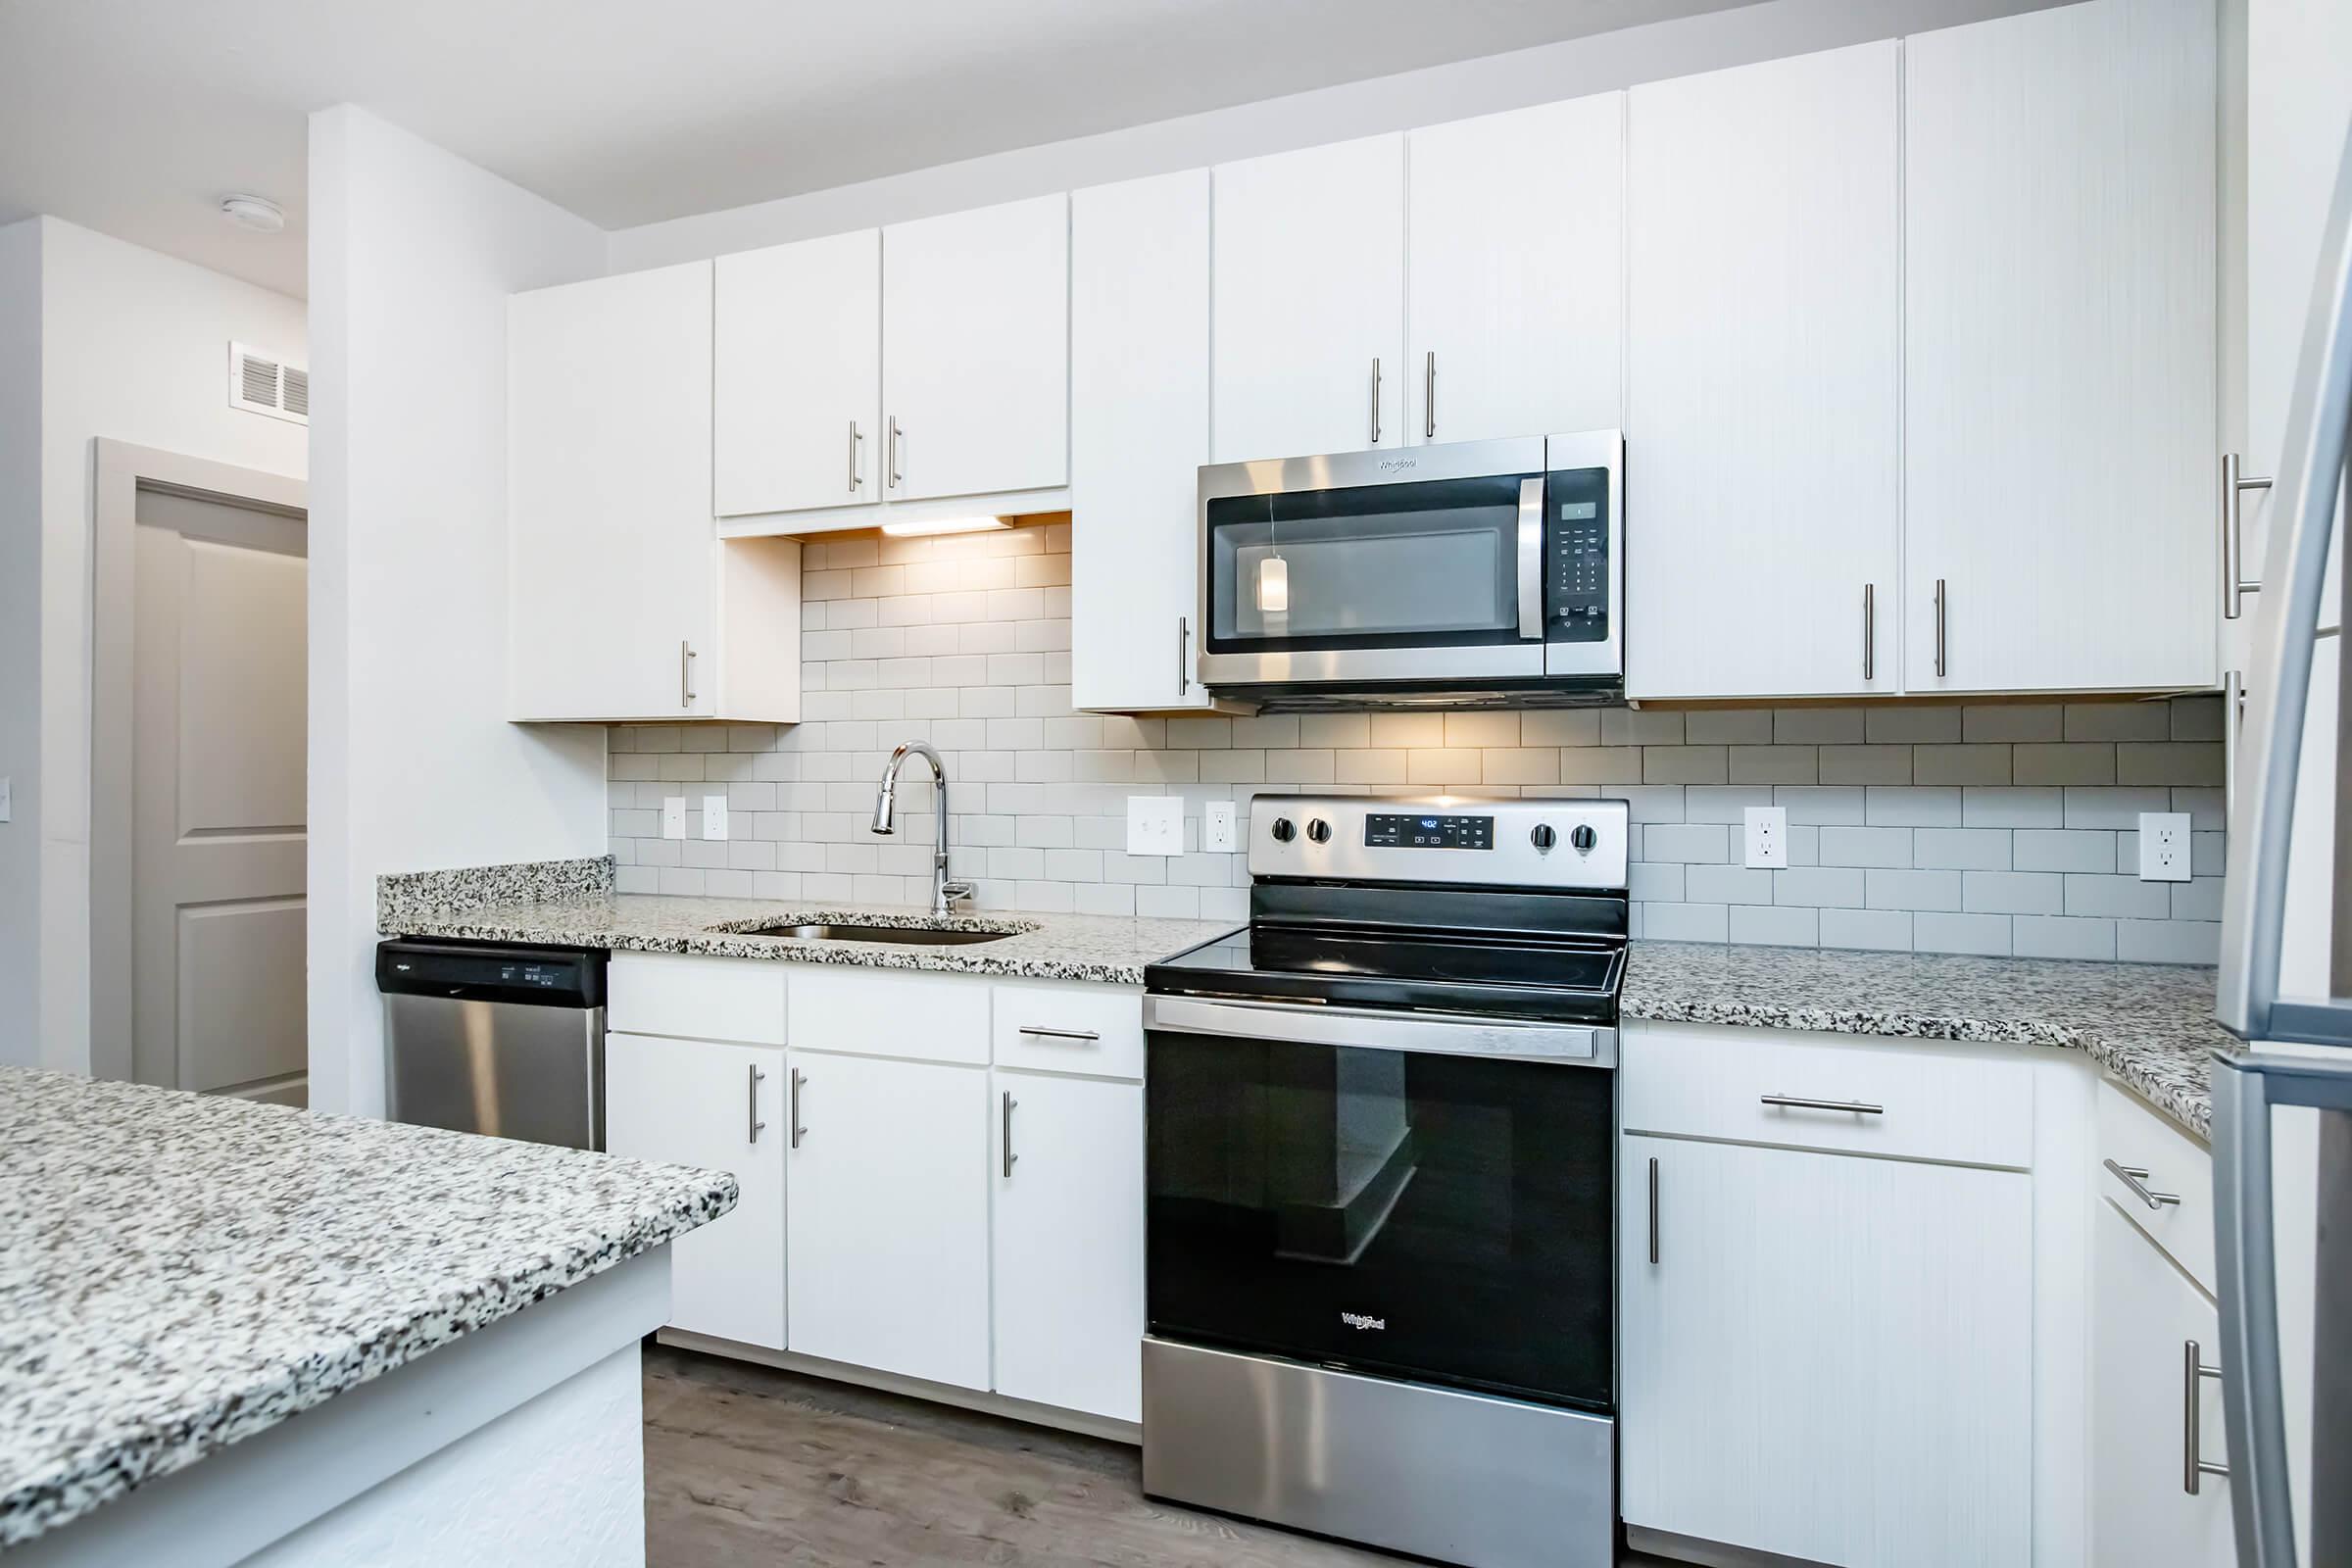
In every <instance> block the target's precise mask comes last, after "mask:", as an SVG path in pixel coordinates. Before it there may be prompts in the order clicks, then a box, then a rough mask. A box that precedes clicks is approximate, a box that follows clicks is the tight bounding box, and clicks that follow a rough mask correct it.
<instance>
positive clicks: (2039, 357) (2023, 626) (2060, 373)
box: [1636, 0, 2219, 691]
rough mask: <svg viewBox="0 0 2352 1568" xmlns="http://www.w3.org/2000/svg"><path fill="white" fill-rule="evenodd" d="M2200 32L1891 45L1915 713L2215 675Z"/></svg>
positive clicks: (2163, 6)
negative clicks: (1899, 78) (2025, 695)
mask: <svg viewBox="0 0 2352 1568" xmlns="http://www.w3.org/2000/svg"><path fill="white" fill-rule="evenodd" d="M2215 35H2216V24H2215V20H2214V12H2213V6H2212V4H2211V0H2091V3H2089V4H2086V5H2074V6H2065V7H2061V8H2059V9H2057V10H2053V11H2036V12H2032V13H2029V14H2027V15H2023V16H2014V17H2004V18H2001V19H1998V20H1996V21H1992V22H1983V23H1976V24H1972V25H1967V26H1961V27H1950V28H1946V29H1943V30H1941V31H1937V32H1929V33H1922V34H1919V35H1917V36H1915V37H1912V38H1910V39H1908V40H1906V42H1905V44H1904V62H1905V65H1904V71H1905V77H1904V106H1905V107H1904V163H1905V183H1904V189H1905V202H1904V222H1905V236H1906V239H1905V254H1906V256H1907V257H1908V272H1907V278H1906V286H1905V290H1904V294H1905V299H1904V311H1903V324H1904V337H1905V373H1904V381H1905V387H1904V407H1905V411H1906V444H1905V454H1904V467H1905V474H1904V481H1905V482H1904V493H1905V504H1906V508H1907V519H1908V520H1907V527H1908V544H1909V552H1908V556H1907V564H1906V572H1907V577H1908V586H1907V589H1906V607H1905V617H1904V623H1905V628H1906V632H1905V657H1904V676H1905V679H1906V682H1907V684H1908V685H1909V686H1910V688H1911V689H1912V690H1914V691H2030V690H2037V689H2048V690H2064V689H2069V688H2090V687H2097V688H2128V687H2162V688H2176V687H2194V686H2203V685H2207V684H2210V683H2211V682H2212V680H2213V679H2214V673H2215V664H2214V624H2215V619H2216V600H2217V597H2218V592H2219V588H2218V582H2217V578H2216V575H2215V572H2216V565H2215V563H2216V557H2217V550H2218V547H2217V545H2216V543H2215V540H2214V534H2213V529H2214V526H2215V517H2214V513H2215V502H2214V485H2213V473H2212V468H2213V462H2214V458H2213V454H2214V450H2215V446H2216V433H2215V408H2216V381H2215V350H2214V336H2215V327H2214V312H2215V308H2216V307H2215V219H2214V209H2215V199H2216V198H2215V185H2214V180H2215V173H2214V164H2215V128H2214V127H2215V64H2214V59H2215V54H2214V51H2215ZM1636 275H1637V276H1639V270H1638V269H1637V274H1636ZM1647 482H1648V480H1647V477H1646V471H1645V477H1644V483H1645V484H1646V483H1647ZM1939 585H1940V592H1938V588H1939Z"/></svg>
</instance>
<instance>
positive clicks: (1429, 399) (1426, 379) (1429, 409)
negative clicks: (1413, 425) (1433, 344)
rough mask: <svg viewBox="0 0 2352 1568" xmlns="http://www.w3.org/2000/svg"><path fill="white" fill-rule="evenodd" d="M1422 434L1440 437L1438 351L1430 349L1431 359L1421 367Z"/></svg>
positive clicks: (1429, 437) (1427, 436)
mask: <svg viewBox="0 0 2352 1568" xmlns="http://www.w3.org/2000/svg"><path fill="white" fill-rule="evenodd" d="M1421 434H1422V435H1423V436H1424V437H1426V438H1428V439H1429V440H1432V441H1434V440H1436V439H1437V438H1438V351H1437V350H1436V349H1431V350H1430V351H1429V361H1428V363H1427V364H1426V365H1424V366H1423V367H1422V368H1421Z"/></svg>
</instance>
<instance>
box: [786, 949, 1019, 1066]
mask: <svg viewBox="0 0 2352 1568" xmlns="http://www.w3.org/2000/svg"><path fill="white" fill-rule="evenodd" d="M988 992H989V985H988V982H987V981H986V980H983V979H980V978H978V977H977V976H972V975H954V974H909V973H907V972H906V971H904V970H891V969H849V968H841V969H819V968H805V969H801V970H799V971H797V972H796V973H795V974H794V975H793V977H792V992H791V995H790V996H789V998H788V999H787V1002H788V1006H787V1008H786V1010H787V1012H788V1013H789V1015H790V1017H791V1020H792V1043H793V1045H794V1046H795V1047H796V1048H798V1049H800V1050H803V1051H841V1052H848V1053H850V1054H855V1055H859V1056H904V1057H907V1058H908V1059H909V1060H913V1061H946V1062H957V1063H962V1064H967V1065H970V1066H975V1067H985V1066H987V1065H988Z"/></svg>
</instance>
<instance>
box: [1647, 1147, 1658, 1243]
mask: <svg viewBox="0 0 2352 1568" xmlns="http://www.w3.org/2000/svg"><path fill="white" fill-rule="evenodd" d="M1649 1260H1650V1261H1651V1262H1652V1263H1655V1262H1656V1261H1657V1260H1658V1161H1657V1156H1656V1155H1654V1154H1653V1155H1651V1156H1650V1161H1649Z"/></svg>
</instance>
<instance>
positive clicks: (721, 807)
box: [703, 795, 727, 839]
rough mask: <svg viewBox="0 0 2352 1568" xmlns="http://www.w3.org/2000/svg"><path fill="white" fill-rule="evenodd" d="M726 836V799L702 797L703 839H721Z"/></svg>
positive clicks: (722, 796) (712, 796)
mask: <svg viewBox="0 0 2352 1568" xmlns="http://www.w3.org/2000/svg"><path fill="white" fill-rule="evenodd" d="M726 836H727V798H726V797H725V796H724V795H706V796H704V797H703V837H705V838H707V839H723V838H725V837H726Z"/></svg>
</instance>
